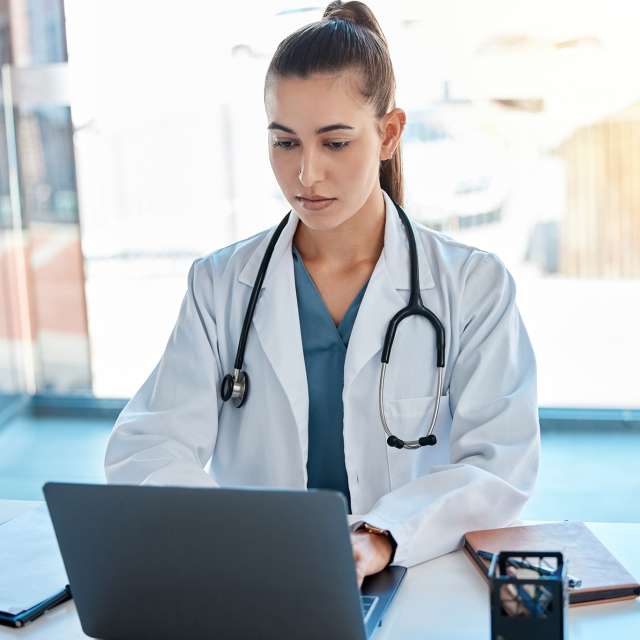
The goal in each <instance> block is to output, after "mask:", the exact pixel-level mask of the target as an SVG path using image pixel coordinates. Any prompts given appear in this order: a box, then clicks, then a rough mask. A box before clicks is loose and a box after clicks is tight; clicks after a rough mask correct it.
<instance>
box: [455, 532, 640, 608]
mask: <svg viewBox="0 0 640 640" xmlns="http://www.w3.org/2000/svg"><path fill="white" fill-rule="evenodd" d="M463 548H464V551H465V553H466V555H467V557H468V558H469V559H470V560H471V562H472V563H473V565H474V566H475V567H476V568H477V569H478V570H479V571H480V573H481V574H482V576H483V577H484V578H485V580H487V582H488V580H489V577H488V574H487V571H488V568H489V560H487V559H484V558H482V557H481V556H480V555H479V551H488V552H490V553H498V552H500V551H504V550H507V549H508V550H509V551H560V552H562V554H563V556H564V558H565V559H566V560H567V561H568V571H569V573H571V574H572V575H573V576H575V577H576V578H577V579H578V580H579V582H580V584H579V586H577V587H574V588H570V589H569V604H570V605H571V606H579V605H586V604H596V603H602V602H611V601H614V600H631V599H634V598H637V597H638V596H640V584H639V583H638V582H637V580H636V579H635V578H634V577H633V576H632V575H631V574H630V573H629V572H628V571H627V570H626V569H625V568H624V567H623V566H622V565H621V564H620V562H618V560H617V559H616V558H615V557H614V556H613V555H612V554H611V553H610V552H609V550H608V549H607V548H606V547H605V546H604V545H603V544H602V543H601V542H600V540H598V538H596V536H595V535H594V534H593V533H592V532H591V531H590V530H589V528H588V527H587V526H586V525H585V524H584V522H570V521H563V522H552V523H548V524H536V525H526V526H519V527H505V528H503V529H485V530H482V531H470V532H468V533H466V534H465V535H464V537H463ZM482 555H486V554H482Z"/></svg>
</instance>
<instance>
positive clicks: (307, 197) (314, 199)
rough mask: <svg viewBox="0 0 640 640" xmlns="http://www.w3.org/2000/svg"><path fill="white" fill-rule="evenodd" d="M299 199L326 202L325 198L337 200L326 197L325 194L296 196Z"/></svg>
mask: <svg viewBox="0 0 640 640" xmlns="http://www.w3.org/2000/svg"><path fill="white" fill-rule="evenodd" d="M296 198H297V199H298V200H308V201H309V202H324V201H325V200H335V198H325V197H324V196H296Z"/></svg>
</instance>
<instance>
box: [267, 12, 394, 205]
mask: <svg viewBox="0 0 640 640" xmlns="http://www.w3.org/2000/svg"><path fill="white" fill-rule="evenodd" d="M351 69H353V70H357V71H358V72H359V73H360V79H361V82H360V83H359V85H360V86H359V89H360V92H361V94H362V96H363V97H364V98H365V100H366V101H367V102H369V103H370V104H372V105H373V107H374V109H375V114H376V117H378V118H381V117H382V116H384V114H385V113H387V111H388V110H389V109H393V108H394V107H395V92H396V79H395V75H394V73H393V65H392V64H391V57H390V55H389V48H388V45H387V41H386V39H385V37H384V34H383V33H382V29H380V25H379V24H378V21H377V20H376V18H375V16H374V15H373V12H372V11H371V9H369V7H368V6H367V5H366V4H364V3H363V2H345V3H342V2H332V3H331V4H329V5H328V6H327V8H326V9H325V11H324V15H323V17H322V20H320V21H318V22H312V23H311V24H308V25H306V26H304V27H302V28H301V29H298V30H297V31H295V32H294V33H292V34H291V35H289V36H287V37H286V38H285V39H284V40H283V41H282V42H281V43H280V44H279V45H278V48H277V49H276V52H275V53H274V54H273V58H272V59H271V63H270V64H269V68H268V69H267V74H266V78H265V93H266V89H267V86H268V84H269V81H270V79H271V78H273V77H278V76H280V77H286V76H297V77H301V78H307V77H308V76H309V75H311V74H313V73H336V72H340V71H345V70H351ZM380 186H381V187H382V188H383V189H384V190H385V191H386V192H387V193H388V194H389V195H390V196H391V198H392V199H393V200H394V201H395V202H397V203H398V204H399V205H401V206H402V204H403V196H404V189H403V184H402V160H401V155H400V145H398V147H397V148H396V150H395V153H394V154H393V156H392V157H391V158H390V159H388V160H383V161H381V162H380Z"/></svg>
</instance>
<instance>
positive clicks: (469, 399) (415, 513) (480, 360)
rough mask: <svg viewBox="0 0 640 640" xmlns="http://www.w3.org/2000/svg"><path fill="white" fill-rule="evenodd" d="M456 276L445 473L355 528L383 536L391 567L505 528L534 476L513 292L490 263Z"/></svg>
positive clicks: (525, 359)
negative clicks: (456, 341) (387, 538)
mask: <svg viewBox="0 0 640 640" xmlns="http://www.w3.org/2000/svg"><path fill="white" fill-rule="evenodd" d="M464 271H465V273H464V274H463V282H464V284H463V289H462V295H461V300H462V302H461V304H462V307H461V311H460V324H459V327H458V331H459V332H461V333H460V349H459V351H458V354H457V358H456V360H455V362H454V363H453V369H452V374H451V380H450V386H449V399H450V404H451V411H452V425H451V434H450V450H451V457H450V464H445V465H437V466H434V467H433V468H432V469H431V470H430V472H429V473H428V474H426V475H424V476H422V477H419V478H417V479H414V480H412V481H411V482H409V483H407V484H405V485H404V486H402V487H399V488H398V489H395V490H394V491H392V492H390V493H388V494H387V495H385V496H382V498H380V499H379V500H378V501H377V503H376V504H375V505H374V506H373V508H372V509H371V510H370V512H369V513H367V514H364V515H363V516H362V518H361V519H363V520H365V521H367V522H369V523H370V524H372V525H375V526H379V527H384V528H386V529H388V530H390V531H391V533H392V535H393V536H394V538H395V540H396V542H397V543H398V548H397V550H396V554H395V558H394V563H393V564H399V565H404V566H412V565H414V564H417V563H420V562H424V561H426V560H430V559H432V558H435V557H437V556H440V555H442V554H445V553H448V552H450V551H453V550H454V549H456V548H457V547H458V546H459V544H460V543H461V541H462V536H463V535H464V533H466V532H467V531H473V530H477V529H488V528H495V527H501V526H505V525H507V524H509V523H510V522H512V521H513V520H514V519H515V518H516V517H517V516H518V514H519V513H520V511H521V509H522V507H523V506H524V504H525V502H526V501H527V499H528V497H529V495H530V494H531V492H532V490H533V486H534V484H535V480H536V476H537V472H538V464H539V455H540V427H539V422H538V407H537V388H536V363H535V358H534V353H533V349H532V347H531V343H530V341H529V337H528V335H527V332H526V329H525V327H524V324H523V322H522V319H521V317H520V314H519V312H518V309H517V307H516V302H515V283H514V281H513V278H512V276H511V274H510V273H509V272H508V271H507V269H506V268H505V266H504V265H503V264H502V262H501V261H500V260H499V259H498V258H497V257H496V256H495V255H493V254H490V253H474V254H471V256H470V257H469V258H468V259H467V261H466V263H465V269H464ZM436 446H437V445H436ZM411 453H412V452H411V451H408V452H406V455H411Z"/></svg>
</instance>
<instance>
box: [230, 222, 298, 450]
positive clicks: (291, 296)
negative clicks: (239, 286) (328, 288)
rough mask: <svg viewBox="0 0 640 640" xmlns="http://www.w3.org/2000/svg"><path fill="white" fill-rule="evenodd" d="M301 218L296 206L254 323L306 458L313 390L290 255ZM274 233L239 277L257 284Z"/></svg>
mask: <svg viewBox="0 0 640 640" xmlns="http://www.w3.org/2000/svg"><path fill="white" fill-rule="evenodd" d="M298 220H299V218H298V216H297V215H296V213H295V211H293V210H292V211H291V214H290V216H289V222H288V223H287V225H286V226H285V228H284V229H283V230H282V234H281V235H280V238H279V239H278V242H277V243H276V246H275V248H274V251H273V255H272V257H271V261H270V263H269V267H268V268H267V273H266V276H265V279H264V282H263V284H262V290H261V294H260V296H259V298H258V303H257V305H256V308H255V313H254V315H253V327H254V329H255V332H256V334H257V336H258V339H259V340H260V344H261V345H262V349H263V350H264V353H265V354H266V356H267V358H268V360H269V362H270V364H271V366H272V367H273V370H274V371H275V374H276V376H277V378H278V380H279V381H280V384H281V385H282V387H283V389H284V392H285V394H286V396H287V399H288V400H289V403H290V405H291V410H292V412H293V416H294V419H295V422H296V427H297V429H298V434H299V437H300V446H301V450H302V455H303V459H304V460H305V461H306V459H307V447H308V431H307V429H308V418H309V392H308V388H307V372H306V369H305V363H304V353H303V350H302V337H301V333H300V319H299V316H298V303H297V297H296V288H295V277H294V271H293V257H292V254H291V245H292V241H293V235H294V233H295V230H296V227H297V224H298ZM272 233H273V232H271V233H269V234H267V235H266V236H265V238H264V239H263V241H262V242H260V243H259V245H258V246H257V248H256V250H255V251H254V252H253V254H252V255H251V257H250V258H249V260H248V262H247V264H246V265H245V267H244V269H243V270H242V272H241V274H240V277H239V281H240V282H242V283H244V284H246V285H249V286H250V287H253V285H254V283H255V279H256V276H257V274H258V269H259V268H260V263H261V261H262V258H263V256H264V254H265V251H266V249H267V245H268V243H269V240H270V239H271V236H272ZM250 340H251V337H250V336H249V341H250ZM250 375H251V374H250ZM259 375H260V374H259V373H258V372H254V373H253V379H252V382H253V384H265V381H264V380H259V379H258V377H257V376H259Z"/></svg>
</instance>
